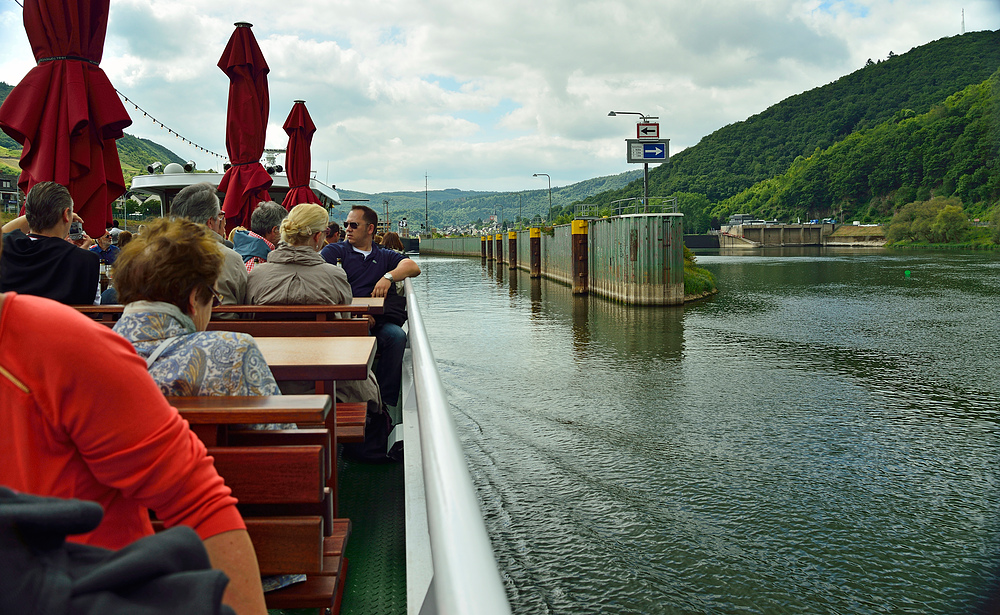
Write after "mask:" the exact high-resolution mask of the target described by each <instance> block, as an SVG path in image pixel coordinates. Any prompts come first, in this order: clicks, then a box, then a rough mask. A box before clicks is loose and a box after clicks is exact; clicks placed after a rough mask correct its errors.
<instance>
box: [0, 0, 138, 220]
mask: <svg viewBox="0 0 1000 615" xmlns="http://www.w3.org/2000/svg"><path fill="white" fill-rule="evenodd" d="M109 2H110V0H76V1H74V2H66V1H65V0H25V2H24V29H25V31H26V32H27V34H28V41H29V42H30V43H31V50H32V53H34V55H35V61H36V62H37V65H36V66H35V67H34V68H32V69H31V70H30V71H29V72H28V74H27V75H25V77H24V79H22V80H21V82H20V83H19V84H17V87H15V88H14V90H13V91H12V92H11V93H10V94H9V95H8V96H7V100H5V101H4V103H3V106H2V107H0V128H2V129H3V131H4V132H6V133H7V134H8V135H10V136H11V138H12V139H14V140H15V141H17V142H18V143H20V144H21V146H22V149H21V162H20V166H21V176H20V178H19V179H18V182H17V185H18V187H19V188H20V189H21V190H23V191H24V192H25V193H27V192H28V191H30V190H31V188H32V187H33V186H34V185H35V184H37V183H38V182H43V181H54V182H57V183H60V184H62V185H64V186H66V187H67V188H69V192H70V194H71V195H72V196H73V203H74V211H76V213H78V214H80V217H82V218H83V219H84V223H85V225H84V229H85V230H86V231H87V233H88V234H89V235H90V236H92V237H99V236H101V235H103V234H104V229H105V227H106V225H107V223H109V222H111V219H112V214H111V203H112V202H113V201H114V200H115V199H116V198H118V197H119V196H121V195H122V194H124V193H125V179H124V178H123V177H122V167H121V162H120V161H119V160H118V149H117V147H116V146H115V140H116V139H120V138H121V137H122V135H123V133H122V131H123V130H124V129H125V128H126V127H127V126H129V125H131V124H132V120H131V119H130V118H129V116H128V113H127V112H126V111H125V107H124V105H122V103H121V101H120V100H119V99H118V94H117V92H115V88H114V86H113V85H111V81H110V80H108V77H107V75H105V74H104V71H103V70H101V68H100V66H99V64H100V61H101V56H102V55H103V54H104V37H105V33H106V31H107V27H108V5H109Z"/></svg>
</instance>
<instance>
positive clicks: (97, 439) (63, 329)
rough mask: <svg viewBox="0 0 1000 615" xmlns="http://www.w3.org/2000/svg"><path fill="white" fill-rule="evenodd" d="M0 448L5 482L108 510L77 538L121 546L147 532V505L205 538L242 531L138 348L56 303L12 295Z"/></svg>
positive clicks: (225, 492)
mask: <svg viewBox="0 0 1000 615" xmlns="http://www.w3.org/2000/svg"><path fill="white" fill-rule="evenodd" d="M0 443H2V445H0V484H2V485H5V486H8V487H10V488H12V489H14V490H16V491H21V492H24V493H32V494H36V495H46V496H56V497H62V498H77V499H81V500H90V501H93V502H97V503H98V504H100V505H101V506H102V507H103V508H104V519H103V521H102V522H101V525H100V526H98V528H97V529H96V530H94V531H93V532H90V533H88V534H83V535H80V536H76V537H74V538H72V540H75V541H76V542H82V543H88V544H93V545H97V546H102V547H106V548H110V549H118V548H121V547H123V546H125V545H127V544H129V543H131V542H132V541H134V540H136V539H137V538H139V537H141V536H145V535H148V534H151V533H152V527H151V525H150V522H149V514H148V511H147V509H152V510H154V511H155V512H156V516H157V518H159V519H162V520H163V522H164V524H165V525H166V526H167V527H171V526H174V525H187V526H190V527H192V528H194V530H195V531H197V532H198V534H199V535H200V536H201V537H202V539H205V538H208V537H210V536H214V535H215V534H219V533H221V532H224V531H228V530H233V529H243V528H244V527H245V526H244V524H243V519H242V517H241V516H240V514H239V512H238V511H237V510H236V506H235V504H236V499H235V498H233V497H232V496H231V495H230V490H229V488H228V487H226V485H225V483H224V482H223V480H222V477H220V476H219V474H218V473H217V472H216V471H215V466H214V465H213V461H212V458H211V457H208V456H207V454H206V450H205V446H204V444H202V442H201V441H200V440H199V439H198V437H197V436H195V435H194V433H192V432H191V430H190V429H188V425H187V422H186V421H184V420H183V419H181V417H180V415H179V414H178V413H177V411H176V410H175V409H174V408H173V407H171V406H170V405H169V404H168V403H167V401H166V399H165V398H164V397H163V394H162V393H160V390H159V388H158V387H157V386H156V384H155V383H154V382H153V380H152V378H150V377H149V374H148V373H147V372H146V364H145V362H144V361H143V360H142V359H140V358H139V357H138V356H137V355H136V353H135V350H134V349H133V348H132V346H131V344H129V343H128V342H127V341H125V340H124V339H123V338H122V337H121V336H119V335H118V334H116V333H114V332H112V331H111V330H110V329H108V328H107V327H105V326H104V325H101V324H98V323H96V322H94V321H93V320H91V319H89V318H87V317H85V316H83V315H82V314H80V313H79V312H77V311H76V310H74V309H72V308H70V307H67V306H64V305H61V304H59V303H56V302H54V301H50V300H48V299H43V298H40V297H33V296H30V295H16V294H14V293H9V294H7V295H6V300H5V301H4V303H3V308H2V312H0Z"/></svg>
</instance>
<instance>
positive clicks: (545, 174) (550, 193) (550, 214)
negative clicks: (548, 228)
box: [531, 173, 552, 224]
mask: <svg viewBox="0 0 1000 615" xmlns="http://www.w3.org/2000/svg"><path fill="white" fill-rule="evenodd" d="M539 175H544V176H545V177H547V178H548V180H549V224H552V178H551V177H549V174H548V173H532V174H531V176H532V177H538V176H539Z"/></svg>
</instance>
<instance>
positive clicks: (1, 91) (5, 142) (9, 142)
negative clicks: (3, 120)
mask: <svg viewBox="0 0 1000 615" xmlns="http://www.w3.org/2000/svg"><path fill="white" fill-rule="evenodd" d="M13 89H14V86H12V85H7V84H6V83H4V82H3V81H0V104H3V101H5V100H7V95H8V94H10V91H11V90H13ZM0 147H6V148H8V149H21V146H20V144H18V142H17V141H15V140H14V139H11V138H10V137H8V136H7V133H6V132H4V131H2V130H0Z"/></svg>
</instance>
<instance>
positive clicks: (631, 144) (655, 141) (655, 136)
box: [608, 111, 670, 211]
mask: <svg viewBox="0 0 1000 615" xmlns="http://www.w3.org/2000/svg"><path fill="white" fill-rule="evenodd" d="M616 115H638V116H639V121H638V122H636V125H635V136H636V138H635V139H625V159H626V160H627V161H628V162H630V163H639V162H641V163H642V204H643V207H644V208H645V210H646V211H648V210H649V163H650V162H653V163H661V162H666V161H667V160H669V159H670V139H661V138H660V123H659V122H657V121H655V120H657V119H659V118H657V117H653V116H650V115H645V114H642V113H636V112H634V111H611V112H610V113H608V116H611V117H613V116H616Z"/></svg>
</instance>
